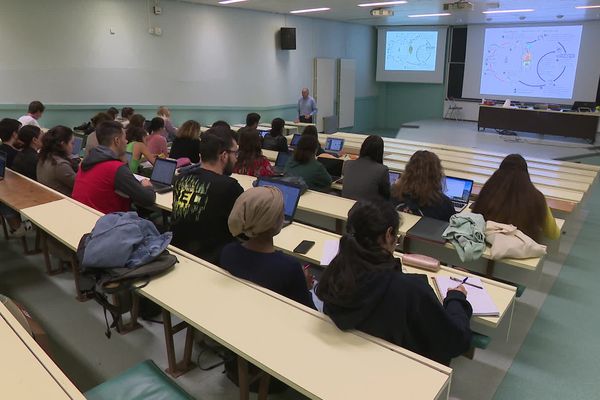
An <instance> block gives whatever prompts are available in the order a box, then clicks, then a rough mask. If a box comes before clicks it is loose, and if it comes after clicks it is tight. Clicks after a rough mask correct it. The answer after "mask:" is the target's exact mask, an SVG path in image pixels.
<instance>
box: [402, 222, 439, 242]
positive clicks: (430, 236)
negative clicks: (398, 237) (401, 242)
mask: <svg viewBox="0 0 600 400" xmlns="http://www.w3.org/2000/svg"><path fill="white" fill-rule="evenodd" d="M448 225H449V224H448V222H447V221H440V220H439V219H434V218H429V217H421V218H420V219H419V221H418V222H417V223H416V224H414V225H413V226H412V228H410V229H409V230H408V231H407V232H406V236H407V237H410V238H415V239H420V240H425V241H428V242H433V243H439V244H444V243H445V242H446V239H444V238H443V237H442V234H443V233H444V231H445V230H446V228H447V227H448Z"/></svg>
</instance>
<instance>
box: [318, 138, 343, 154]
mask: <svg viewBox="0 0 600 400" xmlns="http://www.w3.org/2000/svg"><path fill="white" fill-rule="evenodd" d="M343 148H344V139H339V138H327V140H326V141H325V149H323V150H325V153H329V154H332V155H334V156H336V157H339V155H340V152H341V151H342V149H343Z"/></svg>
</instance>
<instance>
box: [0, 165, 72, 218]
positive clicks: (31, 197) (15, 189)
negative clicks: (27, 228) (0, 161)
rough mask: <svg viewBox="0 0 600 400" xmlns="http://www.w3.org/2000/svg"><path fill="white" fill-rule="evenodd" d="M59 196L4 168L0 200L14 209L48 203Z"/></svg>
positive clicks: (0, 181) (0, 185)
mask: <svg viewBox="0 0 600 400" xmlns="http://www.w3.org/2000/svg"><path fill="white" fill-rule="evenodd" d="M60 198H61V196H60V195H58V194H56V193H53V192H51V191H49V190H47V189H46V188H45V187H43V186H41V185H40V184H38V183H36V182H33V181H31V180H29V179H27V178H25V177H23V176H20V175H19V174H16V173H14V172H12V171H11V170H9V169H7V170H6V174H5V176H4V179H3V180H0V201H2V202H3V203H5V204H6V205H7V206H9V207H10V208H12V209H14V210H21V209H23V208H27V207H31V206H36V205H38V204H44V203H48V202H50V201H55V200H58V199H60Z"/></svg>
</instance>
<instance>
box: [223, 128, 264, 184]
mask: <svg viewBox="0 0 600 400" xmlns="http://www.w3.org/2000/svg"><path fill="white" fill-rule="evenodd" d="M238 135H239V137H240V153H239V155H238V158H237V162H236V163H235V167H233V172H235V173H236V174H242V175H250V176H256V177H259V176H271V175H273V167H272V166H271V163H270V162H269V160H267V158H266V157H265V156H263V155H262V151H261V146H260V135H259V133H258V131H257V130H256V129H254V128H241V129H240V130H239V131H238Z"/></svg>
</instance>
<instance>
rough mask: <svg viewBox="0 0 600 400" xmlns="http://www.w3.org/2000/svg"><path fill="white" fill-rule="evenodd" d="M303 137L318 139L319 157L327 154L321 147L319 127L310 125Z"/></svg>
mask: <svg viewBox="0 0 600 400" xmlns="http://www.w3.org/2000/svg"><path fill="white" fill-rule="evenodd" d="M302 136H314V137H315V138H316V139H317V157H318V156H320V155H321V154H323V153H325V150H323V148H322V147H321V142H319V133H318V132H317V127H316V126H314V125H308V126H306V127H304V130H303V131H302Z"/></svg>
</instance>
